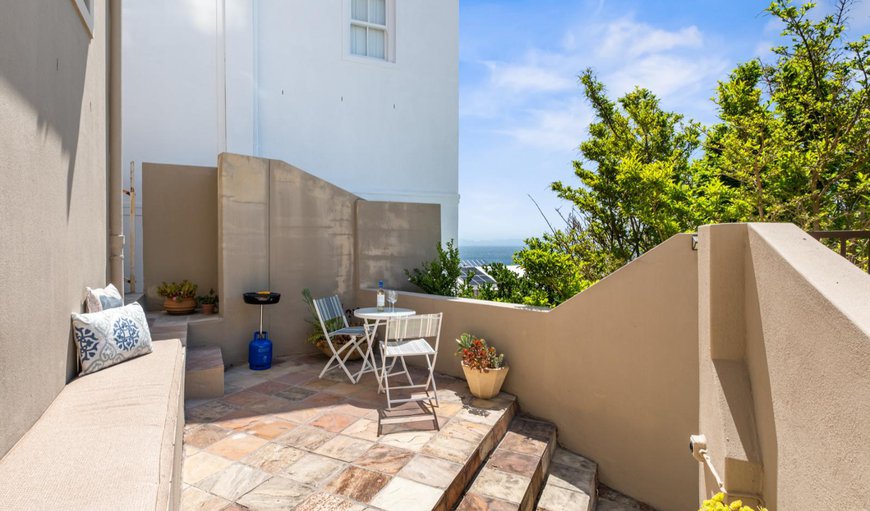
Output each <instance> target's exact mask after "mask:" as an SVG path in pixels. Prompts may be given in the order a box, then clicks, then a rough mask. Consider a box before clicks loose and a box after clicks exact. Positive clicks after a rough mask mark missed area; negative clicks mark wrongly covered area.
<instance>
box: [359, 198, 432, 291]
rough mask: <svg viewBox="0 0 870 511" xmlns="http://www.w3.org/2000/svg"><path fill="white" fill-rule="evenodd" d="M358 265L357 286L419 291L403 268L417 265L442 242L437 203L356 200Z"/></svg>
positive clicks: (428, 258) (429, 255) (429, 257)
mask: <svg viewBox="0 0 870 511" xmlns="http://www.w3.org/2000/svg"><path fill="white" fill-rule="evenodd" d="M356 208H357V210H356V215H357V266H358V268H359V285H360V286H362V287H377V285H378V281H379V280H383V281H384V287H386V288H387V289H400V290H403V291H419V289H417V286H415V285H413V284H411V283H410V282H408V277H407V276H406V275H405V270H406V269H407V270H410V269H413V268H419V267H420V265H421V264H422V263H423V262H424V261H430V260H432V259H433V258H434V257H435V256H436V255H437V249H436V246H437V245H438V243H439V242H440V241H441V207H440V206H439V205H438V204H415V203H410V202H377V201H358V202H357V205H356Z"/></svg>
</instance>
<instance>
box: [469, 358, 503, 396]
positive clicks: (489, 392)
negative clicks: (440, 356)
mask: <svg viewBox="0 0 870 511" xmlns="http://www.w3.org/2000/svg"><path fill="white" fill-rule="evenodd" d="M508 369H510V367H499V368H498V369H489V370H488V371H486V372H483V371H478V370H477V369H471V368H470V367H468V366H467V365H465V364H462V372H464V373H465V379H466V380H468V389H469V390H470V391H471V394H472V395H473V396H474V397H478V398H481V399H492V398H494V397H495V396H497V395H498V393H499V392H501V386H502V384H503V383H504V379H505V378H506V377H507V373H508Z"/></svg>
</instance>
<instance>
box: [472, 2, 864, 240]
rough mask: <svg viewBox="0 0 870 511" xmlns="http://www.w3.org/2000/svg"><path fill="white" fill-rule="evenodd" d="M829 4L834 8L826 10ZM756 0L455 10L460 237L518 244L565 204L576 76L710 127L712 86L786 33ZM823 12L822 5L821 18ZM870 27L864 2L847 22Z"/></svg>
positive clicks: (579, 122) (578, 99) (577, 124)
mask: <svg viewBox="0 0 870 511" xmlns="http://www.w3.org/2000/svg"><path fill="white" fill-rule="evenodd" d="M828 1H829V2H831V1H832V0H828ZM767 5H769V2H766V1H759V0H752V1H750V0H679V1H678V0H634V1H632V0H558V1H557V0H497V1H496V0H460V23H459V26H460V68H459V75H460V91H459V98H460V100H459V103H460V105H459V192H460V194H461V199H460V206H459V215H460V217H459V238H460V242H461V243H469V242H485V243H488V244H489V243H492V244H498V243H504V242H512V243H513V242H516V241H518V240H522V239H523V238H526V237H528V236H532V235H538V234H540V233H541V232H543V231H544V230H546V228H547V225H546V223H545V222H544V220H543V218H542V217H541V215H540V214H539V213H538V211H537V209H536V208H535V205H534V204H533V203H532V201H531V200H530V199H529V198H528V194H531V195H532V196H533V197H534V198H535V200H536V201H538V203H539V204H540V205H541V207H542V209H543V210H544V212H545V213H546V214H547V215H548V216H549V217H550V218H551V220H558V217H557V215H556V214H555V208H558V207H562V208H563V211H567V210H568V207H567V205H566V204H565V203H564V202H562V201H559V200H558V199H557V198H556V197H555V196H554V194H553V193H552V192H551V191H550V190H549V184H550V183H551V182H552V181H555V180H562V181H565V182H570V183H571V184H577V180H576V177H574V175H573V172H572V169H571V162H572V160H574V159H577V157H578V155H579V153H578V151H577V146H578V145H579V143H580V141H581V140H583V138H585V136H586V127H587V126H588V125H589V122H590V121H591V119H592V117H591V111H590V109H589V107H588V105H586V103H585V102H584V100H583V97H582V93H581V90H580V88H579V87H578V85H577V75H578V74H579V73H580V72H581V71H582V70H583V69H585V68H586V67H592V68H593V69H595V71H596V72H597V74H598V77H599V78H600V79H601V80H602V81H603V82H604V83H605V84H606V86H607V88H608V92H609V94H610V96H611V97H612V98H616V97H618V96H620V95H622V94H623V93H625V92H627V91H629V90H631V89H632V88H634V86H635V85H641V86H644V87H647V88H649V89H651V90H652V91H653V92H655V93H656V94H657V95H658V96H659V97H660V98H661V99H662V103H663V106H664V107H665V108H666V109H669V110H673V111H677V112H680V113H683V114H685V115H686V116H687V117H691V118H693V119H695V120H698V121H701V122H705V123H709V122H711V121H713V120H714V119H715V110H714V105H713V103H712V102H711V101H710V98H711V97H712V96H713V94H714V90H715V86H716V82H717V80H720V79H724V78H725V77H727V75H728V73H729V71H730V70H731V69H733V68H734V67H735V65H736V64H737V63H739V62H743V61H746V60H749V59H752V58H755V57H759V56H760V57H762V58H765V57H769V49H770V47H771V46H773V45H774V43H777V44H779V42H778V40H779V33H780V32H781V26H780V25H779V24H778V23H777V22H774V21H773V20H772V19H771V18H770V17H769V16H767V15H766V13H764V12H763V10H764V8H765V7H766V6H767ZM824 9H826V6H825V2H821V5H820V10H824ZM851 25H852V29H851V32H853V33H866V32H867V29H868V28H870V0H861V1H860V2H859V3H857V4H856V5H855V7H854V9H853V12H852V23H851Z"/></svg>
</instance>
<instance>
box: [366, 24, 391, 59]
mask: <svg viewBox="0 0 870 511" xmlns="http://www.w3.org/2000/svg"><path fill="white" fill-rule="evenodd" d="M386 39H387V33H386V32H384V31H383V30H378V29H376V28H370V29H369V37H368V56H369V57H375V58H378V59H383V58H385V57H386V55H385V54H384V48H385V47H386V44H385V43H386V42H387V41H386Z"/></svg>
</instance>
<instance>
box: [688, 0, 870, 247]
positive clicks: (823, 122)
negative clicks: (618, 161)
mask: <svg viewBox="0 0 870 511" xmlns="http://www.w3.org/2000/svg"><path fill="white" fill-rule="evenodd" d="M851 5H852V2H851V1H849V0H840V1H839V3H838V4H837V8H836V9H835V10H834V12H833V14H830V15H828V16H824V17H823V18H822V19H821V20H819V21H816V22H814V21H812V20H811V19H810V16H809V14H810V12H811V10H812V9H813V8H814V7H815V4H814V3H812V2H808V3H805V4H803V5H801V6H795V5H793V3H792V2H791V1H789V0H776V1H774V2H773V3H771V4H770V6H769V7H768V9H767V10H768V12H769V13H770V14H771V15H772V16H774V17H776V18H779V20H781V21H782V23H783V26H784V30H783V32H782V36H783V37H784V38H786V39H787V40H788V43H789V44H787V45H783V46H778V47H776V48H774V49H773V52H774V55H775V56H776V60H775V62H774V63H768V64H766V63H763V62H761V61H760V60H754V61H750V62H747V63H744V64H741V65H740V66H738V67H737V68H736V69H735V70H734V71H733V72H732V73H731V75H730V76H729V78H728V80H726V81H723V82H720V83H719V86H718V88H717V95H716V98H715V99H714V101H715V103H716V105H717V107H718V111H719V118H720V122H719V123H718V124H716V125H714V126H712V127H710V128H709V129H708V130H707V138H706V141H705V144H704V149H705V154H704V158H703V159H701V160H700V161H699V163H698V166H699V168H700V169H702V170H700V172H702V173H704V174H706V175H708V176H709V177H710V178H711V179H713V180H716V181H718V182H719V183H721V184H722V185H724V187H725V188H727V191H725V192H724V194H723V198H725V199H727V200H721V201H720V202H719V203H718V204H714V205H713V207H712V208H711V209H710V210H709V211H708V212H707V213H708V215H709V218H705V221H720V222H721V221H762V222H793V223H795V224H797V225H798V226H800V227H802V228H804V229H808V230H820V229H826V230H827V229H866V228H867V227H868V225H870V215H868V200H870V177H868V176H870V169H868V163H870V109H868V106H870V97H868V65H867V63H868V57H870V54H868V43H870V38H868V36H866V35H865V36H863V37H862V38H861V39H859V40H858V41H854V42H848V41H844V39H843V34H844V31H845V29H846V21H847V15H848V12H849V8H850V7H851Z"/></svg>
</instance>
